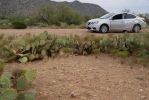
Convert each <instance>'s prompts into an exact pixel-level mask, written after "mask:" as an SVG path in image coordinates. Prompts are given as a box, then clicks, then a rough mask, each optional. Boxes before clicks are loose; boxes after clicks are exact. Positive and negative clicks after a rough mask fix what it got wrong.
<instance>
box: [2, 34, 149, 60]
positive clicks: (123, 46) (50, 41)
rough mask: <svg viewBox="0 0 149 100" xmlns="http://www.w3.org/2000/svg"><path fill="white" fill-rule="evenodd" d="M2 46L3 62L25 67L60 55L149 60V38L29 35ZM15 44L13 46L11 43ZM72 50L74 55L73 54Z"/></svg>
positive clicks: (141, 36) (135, 36) (142, 35)
mask: <svg viewBox="0 0 149 100" xmlns="http://www.w3.org/2000/svg"><path fill="white" fill-rule="evenodd" d="M5 38H6V39H1V43H4V42H3V41H6V40H7V41H9V42H6V43H7V44H6V43H4V44H1V52H3V54H1V59H4V60H5V61H13V60H17V61H19V62H21V63H26V62H28V61H34V60H39V59H43V58H45V57H52V56H56V55H58V54H59V53H60V52H64V53H65V52H66V53H68V52H69V53H71V52H72V53H73V54H78V55H89V54H94V53H96V54H97V53H108V54H112V55H116V56H120V57H128V56H135V57H141V58H145V59H148V57H149V52H148V51H149V42H148V39H149V34H148V33H146V34H145V33H144V34H134V35H128V34H126V35H123V36H121V35H117V36H105V37H96V36H87V37H84V38H81V37H79V36H73V37H72V36H71V37H66V36H52V35H49V34H48V33H47V32H44V33H41V34H40V35H38V36H30V35H26V36H24V37H17V38H13V39H11V40H9V39H8V37H5ZM10 41H11V42H10ZM70 50H71V51H70Z"/></svg>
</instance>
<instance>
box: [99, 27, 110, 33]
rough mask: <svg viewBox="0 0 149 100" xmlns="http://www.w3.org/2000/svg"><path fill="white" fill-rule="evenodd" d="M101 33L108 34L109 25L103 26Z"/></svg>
mask: <svg viewBox="0 0 149 100" xmlns="http://www.w3.org/2000/svg"><path fill="white" fill-rule="evenodd" d="M99 31H100V32H101V33H107V32H108V31H109V27H108V26H107V25H101V27H100V30H99Z"/></svg>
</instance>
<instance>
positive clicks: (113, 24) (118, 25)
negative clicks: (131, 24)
mask: <svg viewBox="0 0 149 100" xmlns="http://www.w3.org/2000/svg"><path fill="white" fill-rule="evenodd" d="M123 18H124V16H123V14H117V15H115V16H113V17H112V19H111V20H110V28H111V30H114V31H120V30H123V27H124V21H123Z"/></svg>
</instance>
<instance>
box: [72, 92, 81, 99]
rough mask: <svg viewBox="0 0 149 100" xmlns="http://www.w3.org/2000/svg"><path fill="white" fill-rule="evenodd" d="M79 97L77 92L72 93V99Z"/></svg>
mask: <svg viewBox="0 0 149 100" xmlns="http://www.w3.org/2000/svg"><path fill="white" fill-rule="evenodd" d="M77 96H79V93H77V92H75V91H73V92H71V95H70V97H71V98H76V97H77Z"/></svg>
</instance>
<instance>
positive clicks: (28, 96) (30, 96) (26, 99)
mask: <svg viewBox="0 0 149 100" xmlns="http://www.w3.org/2000/svg"><path fill="white" fill-rule="evenodd" d="M17 100H36V91H35V90H29V91H27V92H21V93H19V95H18V98H17Z"/></svg>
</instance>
